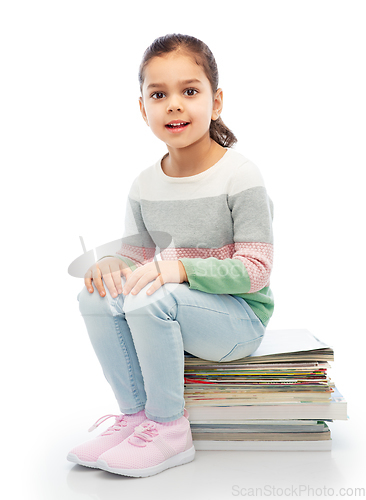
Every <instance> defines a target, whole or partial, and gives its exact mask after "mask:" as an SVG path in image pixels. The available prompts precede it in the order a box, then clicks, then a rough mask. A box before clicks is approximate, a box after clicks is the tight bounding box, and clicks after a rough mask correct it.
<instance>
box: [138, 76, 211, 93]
mask: <svg viewBox="0 0 366 500" xmlns="http://www.w3.org/2000/svg"><path fill="white" fill-rule="evenodd" d="M178 83H179V84H181V85H186V84H187V83H202V82H201V80H197V78H191V79H190V80H182V81H180V82H178ZM164 85H165V84H164V83H150V84H149V85H148V86H147V87H146V90H148V89H151V88H156V87H163V86H164Z"/></svg>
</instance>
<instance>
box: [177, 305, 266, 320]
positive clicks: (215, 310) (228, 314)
mask: <svg viewBox="0 0 366 500" xmlns="http://www.w3.org/2000/svg"><path fill="white" fill-rule="evenodd" d="M179 306H184V307H195V308H197V309H204V310H206V311H212V312H215V313H218V314H225V315H226V316H229V317H230V318H234V319H239V320H240V321H250V322H251V323H262V322H261V321H260V319H257V318H239V317H238V316H233V315H232V314H230V313H227V312H224V311H218V310H217V309H212V308H210V307H202V306H196V305H194V304H179ZM173 307H178V304H174V306H172V307H171V308H170V309H169V313H168V314H169V315H170V311H171V310H172V309H173Z"/></svg>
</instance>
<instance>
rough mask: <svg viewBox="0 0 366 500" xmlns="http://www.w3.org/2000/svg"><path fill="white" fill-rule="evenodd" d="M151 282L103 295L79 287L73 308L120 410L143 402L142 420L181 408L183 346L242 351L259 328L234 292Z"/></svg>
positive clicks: (220, 353)
mask: <svg viewBox="0 0 366 500" xmlns="http://www.w3.org/2000/svg"><path fill="white" fill-rule="evenodd" d="M124 282H125V278H124V277H123V278H122V284H123V285H124ZM104 286H105V285H104ZM150 286H151V283H149V284H148V285H146V286H145V287H144V288H143V289H141V291H140V292H139V293H138V294H137V295H131V293H130V294H128V295H127V296H124V295H123V294H122V295H118V296H117V297H116V298H113V297H112V296H111V295H110V293H109V291H108V288H107V287H106V286H105V291H106V295H105V296H104V297H101V296H100V295H99V293H98V291H97V290H96V288H95V289H94V292H93V293H92V294H91V293H89V292H88V290H87V289H86V287H84V288H83V289H82V291H81V292H80V293H79V295H78V300H79V309H80V312H81V314H82V316H83V319H84V321H85V325H86V328H87V331H88V334H89V337H90V340H91V343H92V346H93V348H94V350H95V353H96V355H97V357H98V359H99V362H100V364H101V366H102V369H103V372H104V375H105V377H106V379H107V381H108V382H109V384H110V386H111V387H112V390H113V392H114V395H115V397H116V399H117V402H118V405H119V407H120V410H121V412H122V413H125V414H132V413H136V412H138V411H140V410H142V409H144V408H145V413H146V416H147V417H148V418H149V419H151V420H155V421H156V422H169V421H171V420H176V419H178V418H180V417H181V416H182V415H183V411H184V351H187V352H188V353H191V354H193V355H194V356H197V357H199V358H203V359H207V360H212V361H217V362H223V361H232V360H235V359H239V358H243V357H245V356H248V355H249V354H251V353H253V352H254V351H255V350H256V349H257V348H258V347H259V345H260V343H261V341H262V338H263V335H264V332H265V327H264V325H263V324H262V323H261V321H260V320H259V319H258V317H257V316H256V315H255V314H254V313H253V311H252V309H251V308H250V307H249V306H248V304H247V303H246V302H245V301H244V300H243V299H242V298H240V297H237V296H234V295H214V294H209V293H206V292H201V291H198V290H193V289H190V288H189V286H188V283H179V284H178V283H166V284H165V285H163V286H162V287H161V288H159V289H158V290H157V291H156V292H154V293H153V294H152V295H147V294H146V290H147V289H148V288H149V287H150Z"/></svg>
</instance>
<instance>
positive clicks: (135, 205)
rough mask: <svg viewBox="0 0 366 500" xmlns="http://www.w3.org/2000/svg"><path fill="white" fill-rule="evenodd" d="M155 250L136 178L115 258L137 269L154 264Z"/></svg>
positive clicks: (128, 201) (129, 197)
mask: <svg viewBox="0 0 366 500" xmlns="http://www.w3.org/2000/svg"><path fill="white" fill-rule="evenodd" d="M155 250H156V247H155V243H154V241H153V240H152V238H151V236H150V234H149V232H148V231H147V229H146V226H145V223H144V220H143V217H142V213H141V202H140V197H139V189H138V178H136V179H135V180H134V182H133V183H132V186H131V188H130V191H129V194H128V199H127V204H126V215H125V228H124V233H123V238H122V245H121V248H120V249H119V250H118V251H117V253H116V254H115V256H116V257H119V258H122V259H123V260H124V262H126V263H127V264H128V265H129V266H130V267H131V269H136V268H137V267H141V266H143V265H144V264H147V263H149V262H152V261H153V259H154V255H155Z"/></svg>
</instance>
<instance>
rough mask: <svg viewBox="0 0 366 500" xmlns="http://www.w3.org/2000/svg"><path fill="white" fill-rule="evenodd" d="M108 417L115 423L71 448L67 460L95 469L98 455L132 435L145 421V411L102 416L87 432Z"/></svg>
mask: <svg viewBox="0 0 366 500" xmlns="http://www.w3.org/2000/svg"><path fill="white" fill-rule="evenodd" d="M110 417H115V418H116V421H115V423H114V424H113V425H111V427H108V429H107V430H106V431H104V432H102V434H100V435H99V436H97V437H96V438H95V439H93V440H92V441H87V442H86V443H83V444H80V445H79V446H77V447H76V448H73V449H72V450H71V451H70V453H69V454H68V455H67V460H69V461H70V462H74V463H76V464H79V465H85V466H86V467H97V465H96V462H97V459H98V457H99V455H101V454H102V453H104V452H105V451H107V450H109V449H110V448H113V447H114V446H117V445H118V444H120V443H121V442H122V441H123V440H124V439H126V438H128V436H130V435H131V434H132V433H133V431H134V429H135V427H136V426H138V425H139V424H141V422H143V421H144V420H146V415H145V410H141V411H139V412H138V413H134V414H133V415H104V417H100V419H99V420H97V421H96V422H95V424H94V425H93V426H92V427H91V428H90V429H89V432H91V431H93V430H94V429H96V428H97V427H98V426H99V425H100V424H101V423H103V422H105V421H106V420H107V419H108V418H110Z"/></svg>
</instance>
